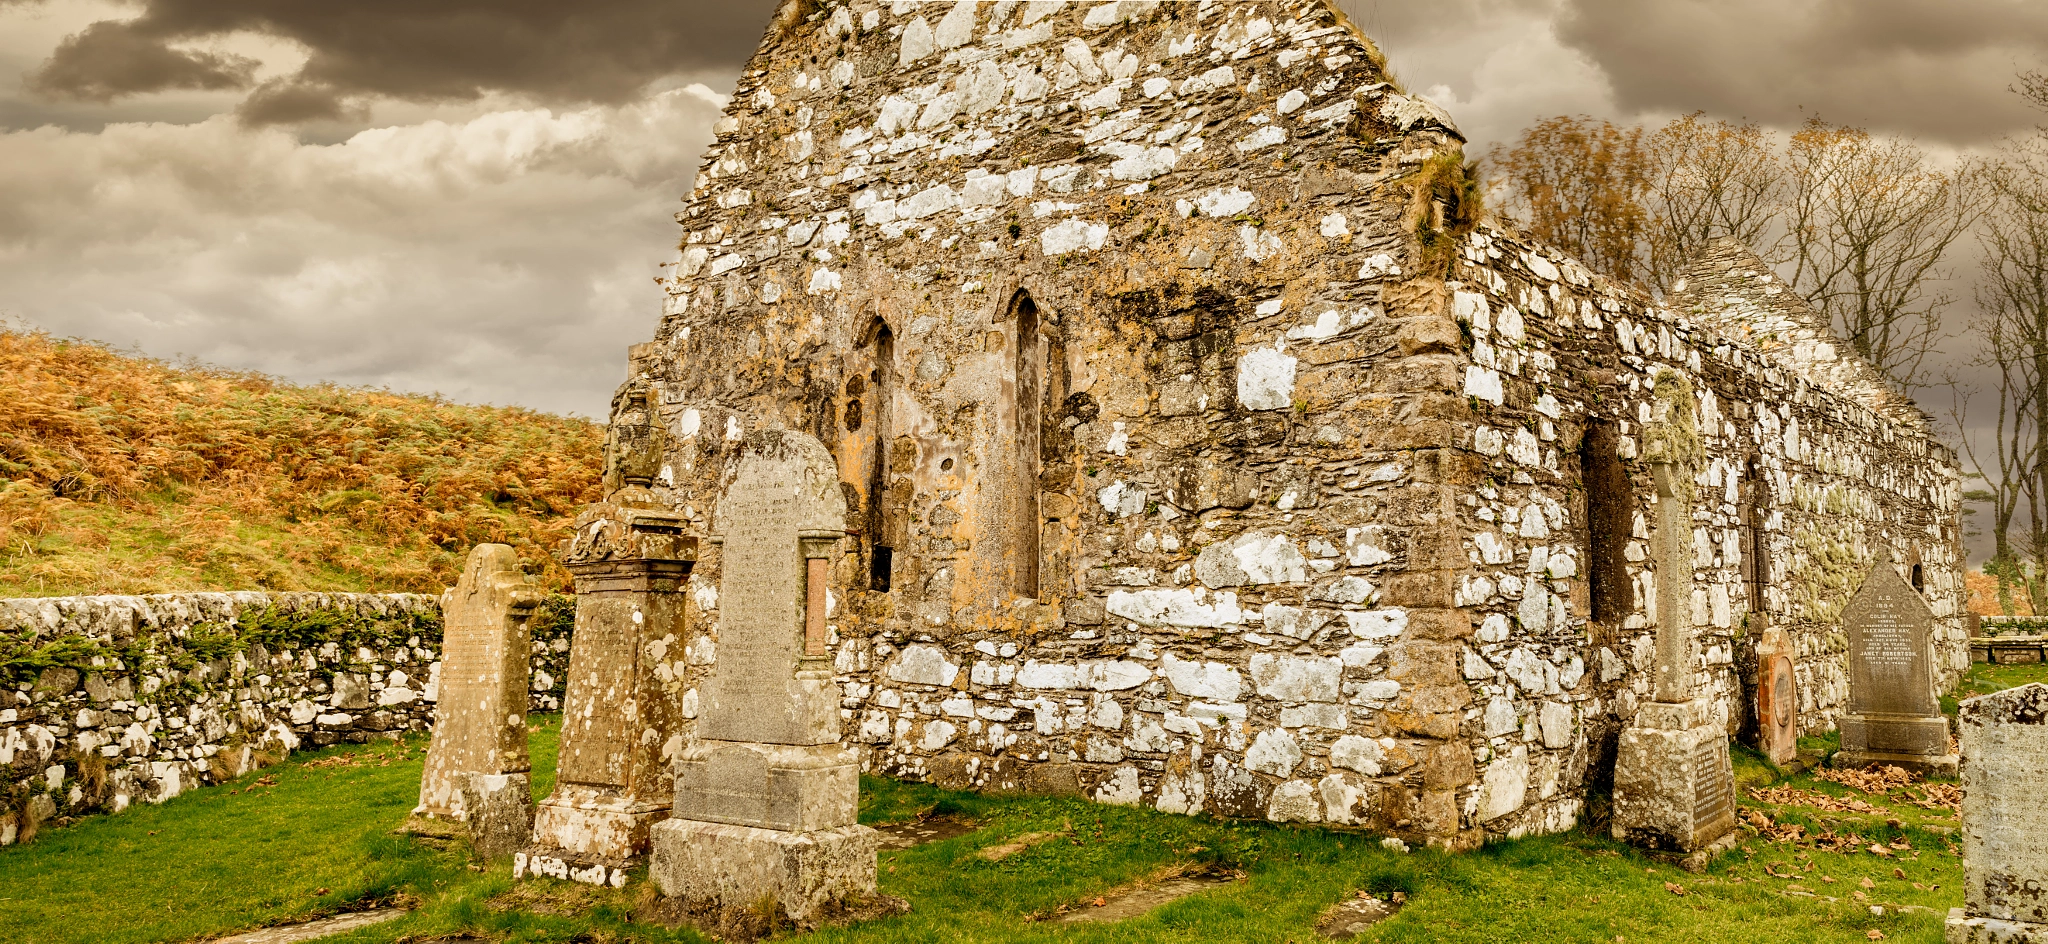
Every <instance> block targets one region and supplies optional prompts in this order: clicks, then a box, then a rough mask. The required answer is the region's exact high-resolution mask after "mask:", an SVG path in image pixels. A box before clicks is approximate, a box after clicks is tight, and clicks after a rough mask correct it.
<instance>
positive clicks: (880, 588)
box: [868, 544, 896, 593]
mask: <svg viewBox="0 0 2048 944" xmlns="http://www.w3.org/2000/svg"><path fill="white" fill-rule="evenodd" d="M895 556H896V549H895V548H893V547H890V546H888V545H887V544H877V545H875V547H874V551H873V552H872V553H871V554H870V556H869V558H868V587H869V588H870V589H872V590H875V591H877V592H879V593H888V592H889V574H890V572H891V571H890V566H891V565H892V564H893V563H894V561H893V560H891V558H893V557H895Z"/></svg>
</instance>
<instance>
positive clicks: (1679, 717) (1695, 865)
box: [1614, 371, 1735, 871]
mask: <svg viewBox="0 0 2048 944" xmlns="http://www.w3.org/2000/svg"><path fill="white" fill-rule="evenodd" d="M1653 392H1654V395H1655V402H1654V403H1653V405H1652V407H1651V409H1652V414H1651V422H1650V424H1649V426H1648V427H1647V428H1646V429H1645V430H1644V434H1643V440H1644V448H1643V452H1644V458H1645V459H1647V460H1649V462H1650V463H1651V467H1652V469H1653V470H1654V474H1655V477H1656V482H1657V516H1656V525H1655V528H1654V530H1653V535H1652V538H1651V553H1652V555H1654V558H1655V562H1656V567H1657V570H1656V586H1657V597H1656V599H1657V609H1656V619H1657V636H1656V678H1655V692H1656V700H1655V701H1652V702H1649V703H1646V704H1644V705H1642V706H1640V707H1638V708H1637V709H1636V717H1635V720H1634V722H1633V723H1631V724H1630V725H1629V727H1628V728H1627V729H1626V730H1624V731H1623V732H1622V734H1621V742H1620V745H1619V747H1618V749H1617V752H1616V756H1615V763H1614V837H1615V838H1616V839H1621V840H1624V841H1627V842H1631V843H1634V844H1636V845H1639V846H1643V847H1645V848H1647V849H1650V850H1653V851H1658V852H1667V853H1677V854H1681V855H1683V856H1684V859H1683V860H1682V862H1683V864H1684V865H1685V867H1686V868H1688V869H1693V870H1695V871H1696V870H1698V869H1700V868H1702V867H1703V866H1704V865H1705V861H1706V860H1707V859H1708V858H1710V857H1711V856H1712V855H1713V854H1714V852H1715V851H1717V850H1719V849H1722V848H1727V847H1730V846H1732V845H1733V844H1734V836H1735V772H1734V768H1733V767H1732V765H1731V764H1730V761H1729V758H1728V736H1727V732H1726V731H1724V730H1723V729H1722V727H1721V724H1720V719H1719V717H1718V712H1717V711H1716V708H1715V705H1714V703H1713V701H1712V700H1711V699H1709V698H1706V697H1702V696H1701V695H1700V694H1699V693H1698V692H1697V691H1696V689H1695V680H1694V678H1693V662H1694V659H1695V652H1694V640H1693V635H1694V630H1693V625H1692V592H1693V582H1694V581H1693V567H1694V561H1693V517H1692V504H1693V497H1694V494H1693V493H1694V489H1695V487H1696V486H1695V484H1694V481H1693V479H1694V476H1695V474H1696V472H1697V470H1698V468H1699V463H1700V439H1699V432H1698V429H1697V427H1696V426H1695V420H1694V414H1695V412H1696V411H1697V409H1698V404H1697V402H1696V401H1695V399H1694V397H1693V392H1692V385H1691V384H1689V383H1688V382H1686V380H1685V379H1684V378H1683V377H1680V376H1679V375H1678V374H1677V373H1675V372H1672V371H1665V372H1663V373H1660V374H1659V375H1658V376H1657V380H1656V384H1655V387H1654V391H1653Z"/></svg>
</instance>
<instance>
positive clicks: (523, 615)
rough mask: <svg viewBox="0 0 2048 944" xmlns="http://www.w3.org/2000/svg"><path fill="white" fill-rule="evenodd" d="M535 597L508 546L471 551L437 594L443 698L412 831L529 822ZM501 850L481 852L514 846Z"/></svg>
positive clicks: (501, 827)
mask: <svg viewBox="0 0 2048 944" xmlns="http://www.w3.org/2000/svg"><path fill="white" fill-rule="evenodd" d="M539 602H540V594H539V593H538V592H537V591H535V590H534V588H533V586H532V585H531V584H530V583H529V582H528V581H527V579H526V575H525V574H524V573H523V572H521V570H520V567H519V556H518V555H517V554H515V553H513V551H512V549H511V548H510V547H507V546H505V545H503V544H482V545H478V546H477V547H476V549H475V550H472V551H470V552H469V560H468V561H467V562H466V563H465V564H464V565H463V568H462V577H461V579H460V580H459V581H457V583H456V584H455V586H453V587H451V588H449V589H448V591H447V592H445V593H443V594H441V623H442V650H441V672H440V677H439V679H440V680H439V685H438V687H439V690H440V695H439V700H438V701H437V702H436V704H435V706H434V739H433V742H432V743H431V744H430V745H429V746H428V747H427V763H426V773H425V774H424V775H423V776H421V778H420V804H419V807H418V808H416V809H414V810H413V816H414V818H415V819H414V822H415V824H416V825H415V828H419V829H421V830H422V831H432V830H431V827H429V826H428V825H427V824H425V823H421V822H419V821H420V820H429V821H431V820H452V821H458V822H470V823H484V822H489V823H491V824H493V828H492V830H491V833H492V835H493V836H494V837H495V836H499V835H503V834H505V833H507V832H508V831H516V830H517V829H518V826H517V824H519V823H522V822H523V823H526V824H528V825H531V824H532V822H533V794H532V790H531V788H530V786H529V785H528V772H529V771H530V770H532V764H531V763H529V762H528V760H527V755H526V705H527V693H526V689H527V674H528V672H529V671H530V669H529V665H530V663H529V661H528V648H529V637H528V633H527V619H528V618H529V617H531V616H532V615H533V608H534V606H535V605H536V604H538V603H539ZM477 777H484V778H487V779H486V780H485V781H484V783H483V784H482V785H481V786H480V787H476V786H473V785H472V784H471V780H472V779H474V778H477ZM479 804H481V805H482V806H483V807H484V808H483V809H479V808H478V806H479ZM519 840H520V842H524V841H525V837H524V835H521V836H520V837H519ZM502 846H503V843H502V842H485V843H481V844H479V845H478V848H477V852H478V854H480V855H483V856H484V857H485V858H489V857H491V856H492V855H494V854H497V853H500V852H502V853H504V854H510V853H511V852H512V851H513V850H512V849H510V848H501V847H502ZM486 847H489V848H486Z"/></svg>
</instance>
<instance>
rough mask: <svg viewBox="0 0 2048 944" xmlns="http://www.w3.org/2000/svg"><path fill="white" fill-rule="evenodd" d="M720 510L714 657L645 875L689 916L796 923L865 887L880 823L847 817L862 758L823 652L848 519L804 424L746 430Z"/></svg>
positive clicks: (826, 458) (828, 463)
mask: <svg viewBox="0 0 2048 944" xmlns="http://www.w3.org/2000/svg"><path fill="white" fill-rule="evenodd" d="M715 520H716V525H717V526H718V528H719V529H720V531H721V534H720V536H719V538H717V540H720V541H721V542H722V543H721V544H720V547H721V552H720V555H719V564H718V567H719V588H720V589H719V601H720V604H719V616H718V618H719V625H718V636H719V643H718V658H717V662H716V664H714V665H713V666H712V669H711V677H710V678H709V679H708V680H707V682H706V683H705V686H704V692H705V694H704V697H703V704H702V707H701V709H700V710H701V714H700V716H699V718H698V722H697V725H698V726H697V739H696V740H695V741H694V742H693V743H692V744H691V746H689V747H688V748H686V749H685V750H684V751H683V754H682V757H681V758H680V759H679V760H678V762H677V764H676V793H675V815H674V816H673V817H671V818H670V819H669V820H668V821H666V822H664V823H662V824H660V825H659V826H656V827H655V828H654V861H653V867H652V869H651V872H652V874H653V876H654V879H655V881H656V882H657V883H658V884H659V885H660V886H661V890H662V892H663V893H664V894H666V895H669V896H671V897H674V898H678V899H681V900H682V903H683V905H684V907H686V908H687V909H690V910H692V911H714V912H717V911H744V910H746V909H749V908H754V907H757V906H758V905H759V904H760V903H762V902H764V901H771V900H772V901H773V902H774V903H775V906H776V909H777V914H778V916H779V918H780V919H782V920H789V921H794V922H802V921H805V920H808V919H809V918H810V917H812V916H813V915H815V914H816V913H817V912H818V911H819V909H821V908H823V907H825V906H826V905H828V904H829V903H830V902H832V901H833V900H835V899H841V898H846V897H851V896H859V895H866V894H872V893H873V892H874V889H875V833H874V831H873V830H871V829H868V828H867V827H865V826H860V825H858V824H856V822H855V818H854V817H855V813H856V812H857V806H858V801H859V791H860V773H859V765H858V759H857V757H856V755H855V754H854V752H853V751H852V750H850V749H848V748H846V747H845V746H844V745H842V744H841V743H840V742H839V687H838V685H837V684H836V683H835V682H834V681H833V677H832V676H833V672H832V665H831V660H830V658H829V655H828V652H827V649H826V644H827V642H828V639H829V635H830V631H831V627H830V623H829V619H830V615H831V614H830V613H829V612H828V610H829V607H830V601H831V598H832V597H831V594H830V592H829V585H830V583H831V581H832V579H833V574H834V572H835V570H836V569H837V568H838V567H839V566H840V563H841V561H842V559H843V555H842V554H841V553H840V552H839V551H838V545H839V540H840V538H841V536H842V535H843V533H844V531H843V529H844V528H845V522H846V500H845V498H844V493H843V492H842V491H841V489H840V487H839V472H838V465H837V463H835V462H834V461H833V459H832V455H831V453H830V452H828V451H827V450H826V449H825V446H824V444H823V443H821V442H819V441H818V440H816V439H815V438H813V437H811V436H809V435H806V434H803V433H798V432H791V431H787V430H761V431H756V432H754V433H752V434H750V435H748V436H747V437H746V439H744V440H743V441H742V442H741V445H740V452H739V455H738V457H737V459H736V460H735V461H734V462H733V463H732V464H731V466H729V469H728V473H727V477H726V481H725V488H724V490H723V494H722V495H721V497H720V499H719V504H718V508H717V510H716V519H715Z"/></svg>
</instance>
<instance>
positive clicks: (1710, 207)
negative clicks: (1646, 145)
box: [1646, 112, 1786, 292]
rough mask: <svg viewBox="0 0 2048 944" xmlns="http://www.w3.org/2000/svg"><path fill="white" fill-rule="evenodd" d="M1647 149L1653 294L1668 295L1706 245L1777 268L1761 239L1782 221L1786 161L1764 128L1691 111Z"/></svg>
mask: <svg viewBox="0 0 2048 944" xmlns="http://www.w3.org/2000/svg"><path fill="white" fill-rule="evenodd" d="M1650 142H1651V143H1650V152H1651V156H1652V163H1653V165H1654V170H1653V172H1652V177H1651V183H1650V187H1649V191H1648V195H1647V198H1646V202H1647V204H1648V210H1649V215H1650V226H1649V243H1650V245H1649V260H1650V261H1649V266H1648V275H1649V281H1650V284H1651V286H1652V287H1654V288H1655V289H1656V290H1657V291H1659V292H1665V291H1669V290H1670V288H1671V283H1672V282H1673V281H1674V280H1676V279H1677V278H1678V276H1679V274H1680V273H1681V272H1683V271H1684V270H1685V267H1686V266H1687V265H1688V264H1690V263H1691V261H1692V260H1693V259H1695V258H1698V256H1699V253H1700V252H1701V251H1702V250H1704V249H1705V248H1706V246H1707V243H1708V242H1709V241H1711V240H1713V239H1716V238H1718V237H1722V236H1733V237H1735V238H1736V239H1740V240H1742V242H1743V243H1744V244H1746V245H1748V246H1749V247H1750V248H1751V249H1754V250H1756V251H1757V252H1758V253H1759V254H1760V255H1762V256H1763V257H1764V259H1765V260H1766V261H1778V260H1777V259H1776V258H1775V257H1776V256H1777V255H1778V253H1776V252H1775V251H1774V250H1775V247H1774V246H1773V245H1767V244H1766V240H1767V239H1768V237H1769V234H1770V233H1771V231H1772V229H1773V227H1774V225H1775V224H1776V223H1777V222H1778V219H1779V217H1780V216H1781V215H1782V214H1783V209H1784V199H1785V191H1786V185H1785V161H1784V159H1783V158H1782V157H1780V156H1779V154H1778V150H1777V148H1776V147H1775V146H1774V145H1773V144H1772V142H1771V139H1770V137H1769V136H1768V135H1766V134H1765V133H1764V130H1763V129H1762V128H1760V127H1758V126H1756V125H1754V124H1745V125H1736V124H1730V123H1729V122H1726V121H1708V120H1706V119H1705V117H1704V115H1703V113H1701V112H1694V113H1692V114H1690V115H1687V116H1685V117H1683V118H1680V119H1678V120H1677V121H1673V122H1671V123H1670V124H1668V125H1665V126H1664V127H1663V128H1660V129H1658V131H1657V132H1656V133H1655V134H1653V135H1651V138H1650Z"/></svg>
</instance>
